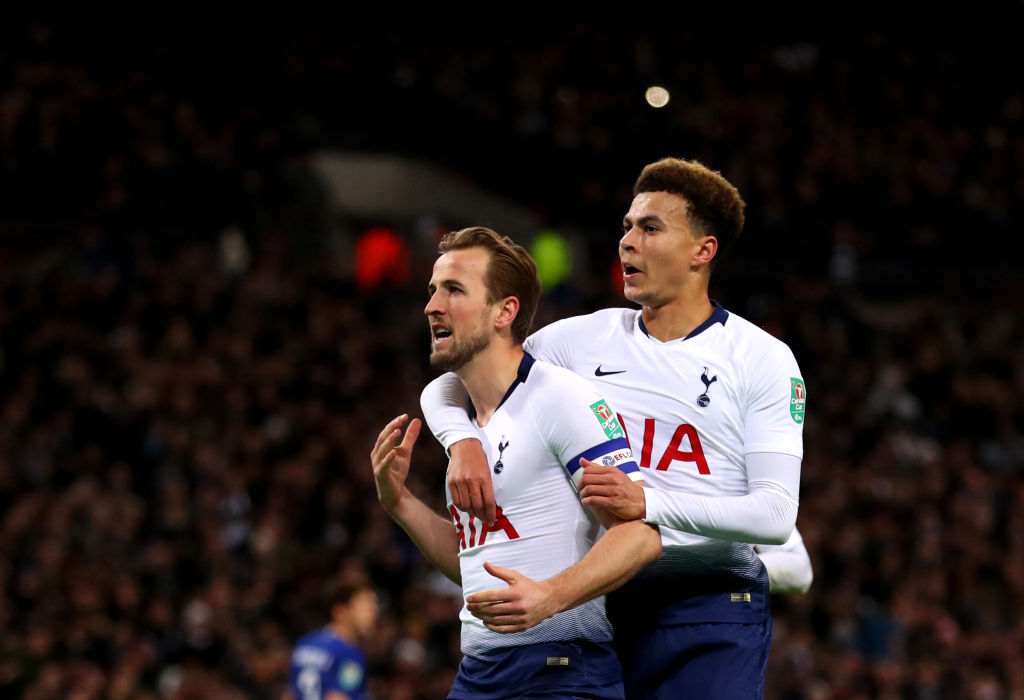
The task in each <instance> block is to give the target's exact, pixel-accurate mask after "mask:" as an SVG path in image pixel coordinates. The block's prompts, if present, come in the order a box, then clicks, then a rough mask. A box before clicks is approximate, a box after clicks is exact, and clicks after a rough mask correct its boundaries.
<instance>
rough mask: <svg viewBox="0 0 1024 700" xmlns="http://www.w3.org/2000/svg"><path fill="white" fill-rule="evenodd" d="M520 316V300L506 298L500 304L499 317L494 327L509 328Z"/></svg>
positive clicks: (495, 320)
mask: <svg viewBox="0 0 1024 700" xmlns="http://www.w3.org/2000/svg"><path fill="white" fill-rule="evenodd" d="M518 315H519V299H518V298H517V297H505V298H504V299H502V300H501V301H500V302H498V315H497V317H496V318H495V319H494V327H495V328H497V329H499V330H500V329H502V328H508V327H509V326H511V325H512V322H513V321H515V320H516V316H518Z"/></svg>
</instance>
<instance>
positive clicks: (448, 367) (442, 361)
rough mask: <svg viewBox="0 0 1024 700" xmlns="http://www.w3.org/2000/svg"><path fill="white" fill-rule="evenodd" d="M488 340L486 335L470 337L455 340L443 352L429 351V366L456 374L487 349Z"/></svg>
mask: <svg viewBox="0 0 1024 700" xmlns="http://www.w3.org/2000/svg"><path fill="white" fill-rule="evenodd" d="M489 342H490V338H489V337H488V336H487V334H486V333H480V334H479V335H471V336H468V337H466V338H465V339H464V340H462V339H458V338H456V339H455V341H454V342H453V343H452V344H451V347H450V348H448V349H447V350H445V351H443V352H438V351H436V350H431V352H430V366H431V367H433V368H434V369H436V370H440V371H442V372H458V371H459V370H460V369H462V368H463V367H464V366H465V365H466V363H467V362H469V361H470V360H472V359H473V358H474V357H476V356H477V355H479V354H480V352H481V351H482V350H483V349H484V348H486V347H487V344H488V343H489Z"/></svg>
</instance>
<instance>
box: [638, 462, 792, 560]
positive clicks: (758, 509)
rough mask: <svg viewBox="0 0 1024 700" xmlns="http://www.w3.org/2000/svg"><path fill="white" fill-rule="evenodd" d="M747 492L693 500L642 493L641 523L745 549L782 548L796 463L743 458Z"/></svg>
mask: <svg viewBox="0 0 1024 700" xmlns="http://www.w3.org/2000/svg"><path fill="white" fill-rule="evenodd" d="M746 471H747V485H748V486H747V487H748V492H747V493H746V494H744V495H742V496H697V495H694V494H691V493H683V492H681V491H668V490H661V491H655V490H653V489H648V488H644V510H645V512H644V516H643V517H644V519H645V520H646V521H648V522H653V523H657V524H659V525H663V526H664V527H668V528H671V529H673V530H682V531H683V532H690V533H693V534H695V535H704V536H705V537H714V538H716V539H720V540H731V541H734V542H749V543H751V544H782V543H783V542H785V541H786V540H787V539H788V538H789V535H790V533H791V532H792V531H793V527H794V526H795V525H796V513H797V509H798V507H799V500H798V495H799V493H800V459H799V458H798V457H794V456H792V455H788V454H782V453H774V452H757V453H752V454H748V455H747V456H746Z"/></svg>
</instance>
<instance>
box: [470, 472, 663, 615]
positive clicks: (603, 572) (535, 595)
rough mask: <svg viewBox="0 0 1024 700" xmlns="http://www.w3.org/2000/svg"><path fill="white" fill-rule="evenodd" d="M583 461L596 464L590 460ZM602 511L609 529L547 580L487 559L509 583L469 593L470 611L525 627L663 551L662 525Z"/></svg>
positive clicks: (614, 584)
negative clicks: (592, 544)
mask: <svg viewBox="0 0 1024 700" xmlns="http://www.w3.org/2000/svg"><path fill="white" fill-rule="evenodd" d="M580 463H581V464H583V465H584V466H586V465H588V464H592V462H589V461H587V460H581V462H580ZM598 514H599V515H600V516H601V519H602V521H603V522H604V523H605V525H606V526H608V531H607V532H605V534H604V535H603V536H602V537H601V538H600V539H599V540H598V541H597V542H596V543H595V544H594V546H593V547H592V548H591V549H590V551H589V552H587V554H586V555H585V556H584V557H583V559H581V560H580V561H579V562H577V563H576V564H574V565H573V566H571V567H569V568H568V569H566V570H565V571H563V572H561V573H560V574H557V575H555V576H552V577H551V578H549V579H547V580H545V581H534V580H532V579H530V578H528V577H526V576H523V575H522V574H520V573H519V572H517V571H514V570H512V569H505V568H502V567H500V566H493V565H492V564H490V563H487V564H485V565H484V568H486V569H487V572H488V573H490V574H491V575H492V576H496V577H497V578H500V579H502V580H503V581H505V582H506V583H507V584H508V587H507V588H504V589H497V590H490V591H482V592H480V593H476V594H473V595H471V596H469V597H468V598H466V603H467V607H468V609H469V611H470V613H472V614H473V615H475V616H476V617H478V618H480V619H481V620H483V621H484V624H485V625H486V626H487V627H488V629H491V630H494V631H495V632H502V633H508V632H519V631H522V630H525V629H529V628H530V627H533V626H534V625H537V624H539V623H541V622H543V621H544V620H546V619H547V618H549V617H551V616H552V615H555V614H556V613H560V612H562V611H564V610H569V609H571V608H574V607H576V606H577V605H582V604H583V603H586V602H587V601H588V600H593V599H594V598H597V597H598V596H601V595H604V594H606V593H608V592H609V591H613V590H615V589H616V588H618V587H619V586H621V585H622V584H624V583H625V582H626V581H628V580H629V579H630V578H632V577H633V576H634V575H636V573H637V572H638V571H640V569H642V568H643V567H645V566H646V565H647V564H649V563H651V562H652V561H654V560H655V559H657V558H658V557H659V556H661V535H660V533H659V532H658V530H657V528H656V527H653V526H651V525H647V524H645V523H643V522H641V521H639V520H631V521H623V520H618V519H615V518H613V517H612V516H609V515H608V514H607V513H601V512H600V511H598Z"/></svg>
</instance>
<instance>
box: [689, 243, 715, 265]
mask: <svg viewBox="0 0 1024 700" xmlns="http://www.w3.org/2000/svg"><path fill="white" fill-rule="evenodd" d="M717 254H718V239H717V238H715V237H714V236H704V240H703V241H701V244H700V248H698V249H697V252H696V254H694V256H693V266H694V267H701V266H703V265H710V264H711V261H712V260H714V259H715V255H717Z"/></svg>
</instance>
